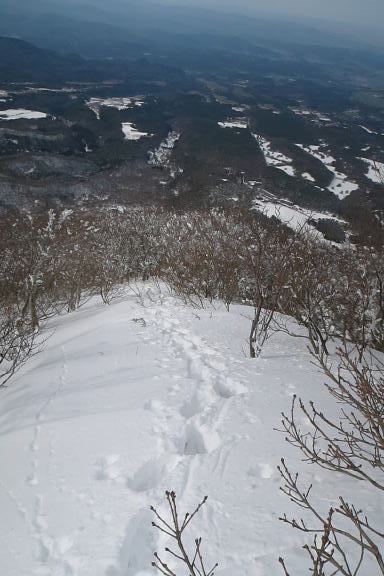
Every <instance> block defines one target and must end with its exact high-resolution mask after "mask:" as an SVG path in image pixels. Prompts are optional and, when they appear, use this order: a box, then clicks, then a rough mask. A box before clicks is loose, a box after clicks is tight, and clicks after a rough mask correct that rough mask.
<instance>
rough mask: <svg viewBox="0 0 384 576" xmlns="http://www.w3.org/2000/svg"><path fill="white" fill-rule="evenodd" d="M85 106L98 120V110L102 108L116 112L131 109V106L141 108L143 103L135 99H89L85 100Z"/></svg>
mask: <svg viewBox="0 0 384 576" xmlns="http://www.w3.org/2000/svg"><path fill="white" fill-rule="evenodd" d="M86 105H87V106H88V108H90V109H91V110H92V112H94V113H95V114H96V117H97V118H98V119H100V109H101V108H102V107H103V106H106V107H107V108H116V109H117V110H126V109H127V108H132V107H133V106H139V107H141V106H143V105H144V102H143V101H142V100H140V99H137V98H126V97H121V98H90V99H89V100H87V102H86Z"/></svg>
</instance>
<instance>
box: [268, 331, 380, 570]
mask: <svg viewBox="0 0 384 576" xmlns="http://www.w3.org/2000/svg"><path fill="white" fill-rule="evenodd" d="M313 355H314V357H315V360H316V362H317V364H318V366H319V367H320V368H321V370H322V372H323V373H324V375H325V376H326V377H327V381H326V384H325V386H326V388H327V390H328V392H329V394H330V395H331V396H332V397H333V398H334V399H335V401H336V402H337V403H338V405H339V406H340V417H339V419H335V418H332V417H329V416H327V415H326V414H325V413H324V412H322V411H321V410H319V409H318V408H317V407H316V406H315V404H314V403H313V402H310V403H309V404H308V405H307V404H305V403H304V402H303V401H302V400H301V399H299V400H297V398H294V399H293V402H292V407H291V411H290V413H289V414H288V415H286V414H283V419H282V424H283V429H284V432H285V433H286V439H287V441H288V442H289V443H290V444H292V445H293V446H295V447H297V448H298V449H299V450H300V451H301V453H302V454H303V457H304V461H306V462H308V463H310V464H315V465H317V466H320V467H322V468H325V469H326V470H330V471H332V472H337V473H341V474H345V475H347V476H349V477H350V478H353V479H354V480H355V481H356V482H358V481H363V482H365V483H367V484H369V485H370V487H371V490H372V496H373V497H374V498H375V499H376V501H378V499H382V494H383V491H384V364H383V361H382V359H381V358H378V357H377V356H376V355H375V354H374V353H372V352H370V351H366V352H365V353H364V354H363V355H357V354H356V351H355V350H354V349H353V347H351V345H350V344H348V343H346V342H344V343H343V344H342V345H341V346H340V347H339V348H338V349H337V352H336V365H335V364H334V363H333V364H332V363H331V362H330V360H329V357H327V355H326V354H325V353H324V352H323V351H321V350H319V351H318V353H317V354H315V353H314V352H313ZM298 412H299V413H301V415H302V416H304V417H305V418H306V420H307V422H308V423H309V425H310V431H309V432H308V431H305V432H303V431H302V430H301V428H300V426H299V424H298ZM279 470H280V474H281V477H282V479H283V482H284V484H283V487H282V491H283V492H284V493H285V494H287V496H288V497H289V498H290V499H291V500H292V501H293V502H294V503H295V504H297V505H298V506H299V507H300V508H303V509H304V510H307V511H308V512H309V513H310V515H311V517H312V519H313V523H310V524H308V523H306V522H305V521H304V520H300V519H299V520H297V519H295V518H287V517H286V516H283V517H282V518H281V519H282V520H283V521H284V522H286V523H287V524H289V525H290V526H292V527H293V528H295V529H297V530H300V531H302V532H305V533H309V534H313V535H314V540H313V543H312V545H311V546H305V549H306V550H307V552H308V553H309V555H310V559H311V569H310V572H311V573H312V574H313V576H319V575H325V574H338V573H340V574H344V575H347V576H355V575H357V574H359V573H364V570H365V561H366V559H367V556H369V557H371V559H373V560H374V562H375V564H376V567H377V571H378V573H380V574H384V560H383V557H382V552H381V551H380V550H382V547H383V544H384V533H383V532H382V528H380V527H379V526H374V525H372V523H371V522H370V520H369V519H368V517H367V515H365V514H364V512H363V511H362V510H360V509H359V507H358V506H357V505H356V504H354V503H349V502H347V500H346V498H345V497H343V496H342V495H341V496H340V497H339V505H338V506H336V507H332V508H330V509H329V510H328V511H327V512H326V513H324V512H323V511H322V510H320V509H319V506H318V505H317V504H315V503H314V501H313V499H312V497H311V494H312V486H310V487H309V488H308V487H303V486H302V485H301V484H300V482H299V478H298V475H297V474H293V473H292V472H291V471H290V470H289V468H288V466H287V465H286V463H285V461H284V460H282V464H281V467H280V468H279ZM284 569H285V570H286V567H284Z"/></svg>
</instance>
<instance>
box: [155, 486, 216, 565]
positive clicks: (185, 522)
mask: <svg viewBox="0 0 384 576" xmlns="http://www.w3.org/2000/svg"><path fill="white" fill-rule="evenodd" d="M165 496H166V499H167V503H168V507H169V511H170V516H171V517H170V519H165V518H164V517H163V516H161V515H160V514H159V513H158V512H157V510H156V509H155V508H154V507H153V506H151V510H152V512H153V513H154V514H155V517H156V520H155V521H153V522H152V526H154V527H155V528H157V530H159V531H160V532H162V533H163V534H166V535H167V536H169V537H170V538H172V539H173V540H175V542H176V551H175V550H172V549H170V548H165V552H166V553H167V554H169V555H170V556H171V557H172V558H175V559H176V560H178V561H180V562H181V563H182V564H184V565H185V566H186V567H187V570H188V574H189V576H214V572H215V570H216V568H217V566H218V564H215V565H214V566H213V568H211V569H210V570H207V569H206V567H205V562H204V558H203V555H202V552H201V538H196V539H195V548H194V551H193V553H192V554H189V553H188V551H187V549H186V546H185V543H184V540H183V534H184V531H185V530H186V528H187V527H188V526H189V524H190V522H191V521H192V520H193V519H194V518H195V516H196V514H198V512H199V511H200V509H201V508H202V506H204V504H205V503H206V501H207V498H208V497H207V496H205V498H204V499H203V500H202V501H201V502H200V504H199V505H198V506H197V507H196V509H195V510H194V511H193V512H192V513H191V514H190V513H189V512H187V513H186V514H185V515H184V517H182V518H181V517H180V516H179V513H178V510H177V505H176V494H175V493H174V492H168V491H167V492H166V493H165ZM154 556H155V561H154V562H152V566H154V567H155V568H157V570H159V572H161V573H162V574H164V575H165V576H176V573H175V572H174V571H173V569H171V568H170V567H169V565H168V564H167V563H166V562H164V561H163V560H162V559H161V558H160V556H159V554H158V553H157V552H155V553H154Z"/></svg>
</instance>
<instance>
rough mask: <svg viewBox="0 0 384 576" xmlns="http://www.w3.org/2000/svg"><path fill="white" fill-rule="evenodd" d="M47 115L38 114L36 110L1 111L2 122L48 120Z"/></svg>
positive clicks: (0, 118)
mask: <svg viewBox="0 0 384 576" xmlns="http://www.w3.org/2000/svg"><path fill="white" fill-rule="evenodd" d="M46 117H47V114H45V113H44V112H37V111H36V110H24V108H17V109H10V110H0V120H20V119H21V118H23V119H25V120H39V119H40V118H46Z"/></svg>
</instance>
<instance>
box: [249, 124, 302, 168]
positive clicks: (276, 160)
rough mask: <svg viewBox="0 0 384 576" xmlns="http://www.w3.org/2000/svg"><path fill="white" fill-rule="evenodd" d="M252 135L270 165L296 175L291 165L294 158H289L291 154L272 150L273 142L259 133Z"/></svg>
mask: <svg viewBox="0 0 384 576" xmlns="http://www.w3.org/2000/svg"><path fill="white" fill-rule="evenodd" d="M252 136H253V137H254V138H255V139H256V140H257V143H258V145H259V146H260V148H261V150H262V152H263V154H264V158H265V162H266V163H267V165H268V166H274V167H275V168H278V169H279V170H282V171H283V172H285V173H286V174H288V176H295V169H294V168H293V166H291V164H292V158H289V156H286V155H285V154H282V153H281V152H277V151H276V150H272V148H271V146H272V145H271V143H270V142H269V141H268V140H267V139H266V138H264V137H263V136H260V135H259V134H252Z"/></svg>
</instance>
